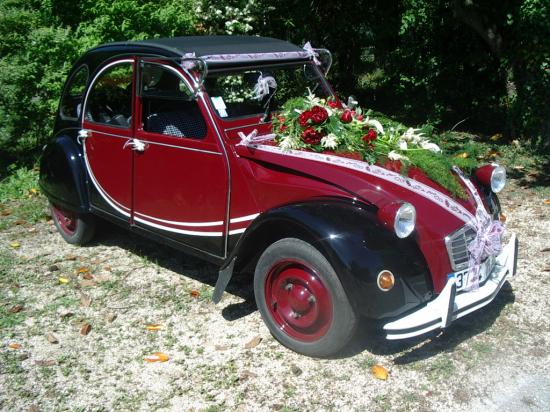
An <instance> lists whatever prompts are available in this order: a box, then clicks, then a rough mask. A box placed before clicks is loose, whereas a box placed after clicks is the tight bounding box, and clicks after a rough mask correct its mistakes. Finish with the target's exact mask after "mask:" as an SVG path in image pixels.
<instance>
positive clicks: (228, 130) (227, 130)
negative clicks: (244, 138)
mask: <svg viewBox="0 0 550 412" xmlns="http://www.w3.org/2000/svg"><path fill="white" fill-rule="evenodd" d="M264 124H265V123H261V122H259V123H253V124H247V125H244V126H235V127H228V128H227V129H223V131H224V132H230V131H231V130H237V129H243V128H245V127H254V126H262V125H264Z"/></svg>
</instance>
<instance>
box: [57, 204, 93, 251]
mask: <svg viewBox="0 0 550 412" xmlns="http://www.w3.org/2000/svg"><path fill="white" fill-rule="evenodd" d="M50 210H51V212H52V219H53V223H54V224H55V227H56V228H57V231H58V232H59V234H60V235H61V237H62V238H63V239H65V241H66V242H67V243H71V244H73V245H84V244H86V243H88V242H89V241H90V240H92V238H93V237H94V233H95V219H94V217H93V216H92V215H90V214H77V213H75V212H72V211H69V210H66V209H63V208H61V207H59V206H57V205H54V204H53V203H50Z"/></svg>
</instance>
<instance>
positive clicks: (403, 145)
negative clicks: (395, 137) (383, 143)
mask: <svg viewBox="0 0 550 412" xmlns="http://www.w3.org/2000/svg"><path fill="white" fill-rule="evenodd" d="M398 144H399V149H401V150H407V142H406V141H405V140H399V142H398Z"/></svg>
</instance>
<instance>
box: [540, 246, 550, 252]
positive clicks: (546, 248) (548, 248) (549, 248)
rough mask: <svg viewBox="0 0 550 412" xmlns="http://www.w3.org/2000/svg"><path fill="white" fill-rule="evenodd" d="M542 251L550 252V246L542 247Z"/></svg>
mask: <svg viewBox="0 0 550 412" xmlns="http://www.w3.org/2000/svg"><path fill="white" fill-rule="evenodd" d="M541 252H550V247H545V248H544V249H541Z"/></svg>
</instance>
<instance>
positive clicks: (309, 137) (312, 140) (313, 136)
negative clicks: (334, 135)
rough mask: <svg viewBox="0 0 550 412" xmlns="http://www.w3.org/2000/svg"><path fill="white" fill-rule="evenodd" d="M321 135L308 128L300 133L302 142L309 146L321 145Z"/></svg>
mask: <svg viewBox="0 0 550 412" xmlns="http://www.w3.org/2000/svg"><path fill="white" fill-rule="evenodd" d="M321 137H323V136H322V135H321V133H319V132H318V131H316V130H315V129H314V128H313V127H308V128H307V129H306V130H304V131H303V132H302V140H303V141H304V143H307V144H309V145H317V144H319V143H321Z"/></svg>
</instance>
